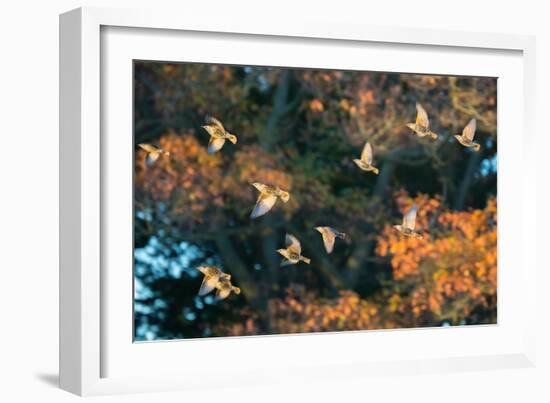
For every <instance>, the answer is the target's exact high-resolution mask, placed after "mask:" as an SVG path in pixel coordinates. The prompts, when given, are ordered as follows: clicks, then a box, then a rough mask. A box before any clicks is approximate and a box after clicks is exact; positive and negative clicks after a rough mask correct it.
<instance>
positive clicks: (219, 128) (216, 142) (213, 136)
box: [202, 116, 237, 154]
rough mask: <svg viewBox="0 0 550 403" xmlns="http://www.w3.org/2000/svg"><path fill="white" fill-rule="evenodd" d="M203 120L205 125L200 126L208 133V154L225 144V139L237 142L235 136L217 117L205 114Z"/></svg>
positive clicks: (218, 149)
mask: <svg viewBox="0 0 550 403" xmlns="http://www.w3.org/2000/svg"><path fill="white" fill-rule="evenodd" d="M205 122H206V125H204V126H202V128H203V129H204V130H206V131H207V132H208V134H209V135H210V141H209V142H208V154H214V153H215V152H216V151H220V150H221V149H222V147H223V145H224V144H225V140H229V141H230V142H232V143H233V144H237V136H235V135H234V134H231V133H229V132H228V131H226V130H225V128H224V127H223V125H222V123H221V122H220V121H219V120H218V119H216V118H214V117H212V116H207V117H206V119H205Z"/></svg>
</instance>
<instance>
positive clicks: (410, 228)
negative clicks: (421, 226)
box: [393, 204, 422, 239]
mask: <svg viewBox="0 0 550 403" xmlns="http://www.w3.org/2000/svg"><path fill="white" fill-rule="evenodd" d="M415 225H416V204H415V205H413V206H412V208H411V209H410V210H409V211H407V213H405V215H404V216H403V224H402V225H394V226H393V227H394V228H395V229H396V230H397V231H399V232H401V233H402V234H403V235H405V236H408V237H411V238H416V239H422V235H420V234H419V233H418V232H416V231H415V230H414V227H415Z"/></svg>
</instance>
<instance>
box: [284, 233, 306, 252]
mask: <svg viewBox="0 0 550 403" xmlns="http://www.w3.org/2000/svg"><path fill="white" fill-rule="evenodd" d="M285 243H286V248H287V249H288V250H289V251H290V252H293V253H297V254H298V255H299V254H300V253H302V245H300V241H298V239H296V237H295V236H294V235H290V234H286V235H285Z"/></svg>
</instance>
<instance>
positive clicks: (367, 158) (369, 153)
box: [361, 141, 372, 165]
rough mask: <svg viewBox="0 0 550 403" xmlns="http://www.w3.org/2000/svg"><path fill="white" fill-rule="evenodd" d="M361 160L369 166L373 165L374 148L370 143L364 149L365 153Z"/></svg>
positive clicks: (362, 154)
mask: <svg viewBox="0 0 550 403" xmlns="http://www.w3.org/2000/svg"><path fill="white" fill-rule="evenodd" d="M361 160H362V161H364V162H366V163H367V164H369V165H370V164H371V163H372V146H371V145H370V143H369V142H368V141H367V143H366V144H365V146H364V147H363V152H362V153H361Z"/></svg>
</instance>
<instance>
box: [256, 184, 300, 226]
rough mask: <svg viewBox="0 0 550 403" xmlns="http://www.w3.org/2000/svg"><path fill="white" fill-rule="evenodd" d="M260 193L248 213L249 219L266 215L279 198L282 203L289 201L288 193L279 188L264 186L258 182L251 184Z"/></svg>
mask: <svg viewBox="0 0 550 403" xmlns="http://www.w3.org/2000/svg"><path fill="white" fill-rule="evenodd" d="M251 185H252V186H254V187H255V188H256V189H258V191H259V192H260V195H259V196H258V200H256V205H255V206H254V209H253V210H252V213H250V218H257V217H260V216H262V215H264V214H265V213H267V212H268V211H269V210H271V208H272V207H273V206H274V205H275V202H276V201H277V198H280V199H281V200H282V201H283V202H284V203H286V202H288V200H289V199H290V193H288V192H286V191H284V190H282V189H281V188H280V187H279V186H275V187H274V186H269V185H264V184H263V183H260V182H254V183H252V184H251Z"/></svg>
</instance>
